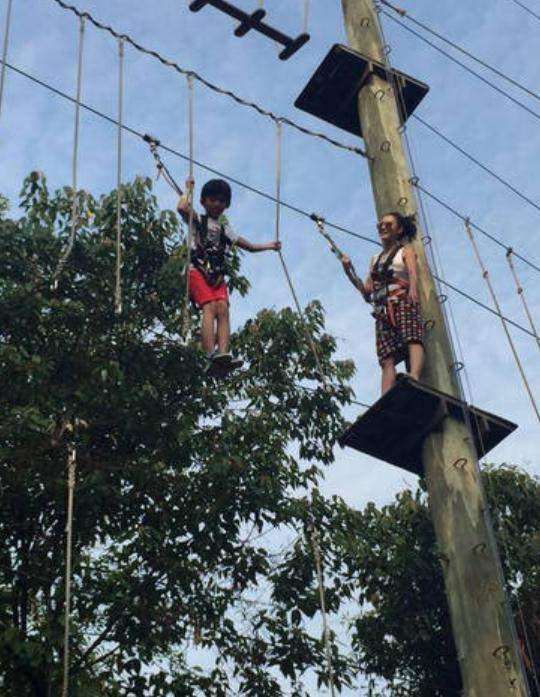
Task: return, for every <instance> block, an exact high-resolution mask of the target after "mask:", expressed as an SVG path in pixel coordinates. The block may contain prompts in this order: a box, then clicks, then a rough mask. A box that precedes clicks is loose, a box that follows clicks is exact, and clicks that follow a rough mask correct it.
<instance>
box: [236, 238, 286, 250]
mask: <svg viewBox="0 0 540 697" xmlns="http://www.w3.org/2000/svg"><path fill="white" fill-rule="evenodd" d="M236 244H237V245H238V246H239V247H240V249H245V250H246V251H247V252H268V251H274V252H278V251H279V250H280V249H281V242H280V241H279V240H272V242H264V243H262V244H256V243H255V242H250V241H249V240H246V239H245V237H239V238H238V239H237V240H236Z"/></svg>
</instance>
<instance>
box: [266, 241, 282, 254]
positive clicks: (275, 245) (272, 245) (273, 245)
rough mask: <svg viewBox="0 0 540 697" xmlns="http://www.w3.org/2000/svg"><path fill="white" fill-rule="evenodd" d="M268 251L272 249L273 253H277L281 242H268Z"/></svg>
mask: <svg viewBox="0 0 540 697" xmlns="http://www.w3.org/2000/svg"><path fill="white" fill-rule="evenodd" d="M269 249H273V250H274V252H279V250H280V249H281V242H280V241H279V240H274V241H273V242H270V244H269Z"/></svg>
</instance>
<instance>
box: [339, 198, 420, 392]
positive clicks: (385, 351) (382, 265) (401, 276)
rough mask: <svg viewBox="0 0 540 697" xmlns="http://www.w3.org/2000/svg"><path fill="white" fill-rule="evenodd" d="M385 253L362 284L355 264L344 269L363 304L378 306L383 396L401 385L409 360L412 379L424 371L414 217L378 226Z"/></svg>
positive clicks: (390, 216)
mask: <svg viewBox="0 0 540 697" xmlns="http://www.w3.org/2000/svg"><path fill="white" fill-rule="evenodd" d="M377 228H378V230H379V237H380V239H381V242H382V247H383V248H382V252H380V253H379V254H376V255H375V256H374V257H373V258H372V259H371V262H370V266H369V275H368V277H367V279H366V282H365V283H363V282H362V280H361V279H360V278H358V276H357V275H356V273H355V271H354V267H353V265H352V262H351V259H350V258H349V257H347V256H344V257H343V259H342V263H343V268H344V270H345V273H346V274H347V277H348V278H349V279H350V281H351V282H352V284H353V285H354V286H355V287H356V288H357V289H358V290H359V291H360V293H362V295H363V297H364V300H365V301H366V302H370V303H372V304H373V316H374V317H375V335H376V343H377V357H378V359H379V363H380V365H381V368H382V394H384V393H385V392H387V391H388V390H389V389H390V388H391V387H392V386H393V385H394V384H395V382H396V365H398V363H400V362H401V361H403V360H405V362H406V365H407V368H408V370H409V375H410V376H411V377H412V378H414V379H415V380H419V379H420V375H421V373H422V368H423V367H424V323H423V321H422V316H421V311H420V304H419V300H420V299H419V295H418V274H417V262H416V253H415V251H414V249H413V247H412V245H411V244H409V242H410V241H411V240H412V239H413V238H414V237H415V235H416V225H415V223H414V219H413V216H403V215H401V213H395V212H392V213H387V214H386V215H383V217H382V218H381V220H380V222H379V223H378V225H377Z"/></svg>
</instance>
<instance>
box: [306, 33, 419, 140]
mask: <svg viewBox="0 0 540 697" xmlns="http://www.w3.org/2000/svg"><path fill="white" fill-rule="evenodd" d="M371 74H376V75H378V76H379V77H382V78H383V79H384V80H388V79H389V78H391V79H392V81H393V82H394V85H395V86H396V88H397V89H398V90H399V92H400V94H397V95H396V97H397V101H398V104H399V108H400V112H401V114H400V115H401V120H402V123H404V122H405V121H406V120H407V119H408V117H409V116H410V115H411V114H412V113H413V111H414V110H415V109H416V107H417V106H418V105H419V104H420V102H421V101H422V99H423V98H424V97H425V95H426V94H427V93H428V91H429V87H428V86H427V85H426V84H425V83H423V82H419V81H418V80H415V79H414V78H412V77H410V76H409V75H406V74H405V73H402V72H400V71H399V70H394V69H392V70H390V71H388V69H387V68H386V66H385V65H383V64H382V63H379V62H378V61H376V60H373V59H372V58H369V57H368V56H364V55H363V54H361V53H358V52H357V51H353V49H352V48H349V47H348V46H343V45H342V44H335V45H334V46H332V48H331V49H330V51H329V53H328V54H327V55H326V57H325V59H324V60H323V62H322V63H321V64H320V65H319V67H318V68H317V70H316V71H315V73H314V74H313V75H312V77H311V78H310V80H309V82H308V84H307V85H306V86H305V87H304V89H303V91H302V93H301V94H300V96H299V97H298V99H297V100H296V101H295V103H294V105H295V106H296V107H298V109H302V111H307V112H308V114H312V115H313V116H317V117H318V118H319V119H322V120H323V121H327V122H328V123H331V124H332V125H333V126H337V127H338V128H342V129H343V130H344V131H348V132H349V133H352V134H353V135H355V136H362V128H361V125H360V122H359V118H358V93H359V92H360V89H361V88H362V86H363V85H364V83H365V82H366V80H367V79H368V77H369V76H370V75H371Z"/></svg>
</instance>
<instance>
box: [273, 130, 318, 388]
mask: <svg viewBox="0 0 540 697" xmlns="http://www.w3.org/2000/svg"><path fill="white" fill-rule="evenodd" d="M276 135H277V140H276V228H275V232H276V241H277V242H279V237H280V228H281V169H282V140H283V127H282V123H281V121H280V120H279V119H276ZM278 255H279V260H280V262H281V266H282V268H283V272H284V274H285V278H286V279H287V283H288V285H289V289H290V291H291V295H292V297H293V300H294V304H295V305H296V311H297V312H298V315H299V316H300V319H301V320H302V326H303V327H304V331H305V334H306V338H307V340H308V343H309V346H310V348H311V351H312V353H313V357H314V358H315V363H316V365H317V370H318V372H319V376H320V378H321V380H322V382H323V384H324V386H325V387H326V386H327V379H326V376H325V374H324V372H323V368H322V364H321V360H320V358H319V353H318V351H317V347H316V346H315V341H314V340H313V336H312V334H311V331H310V330H309V327H308V324H307V322H306V318H305V316H304V313H303V311H302V307H301V305H300V301H299V300H298V295H297V294H296V290H295V288H294V284H293V282H292V278H291V274H290V273H289V269H288V268H287V264H286V263H285V258H284V256H283V252H282V251H281V249H280V250H278Z"/></svg>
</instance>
